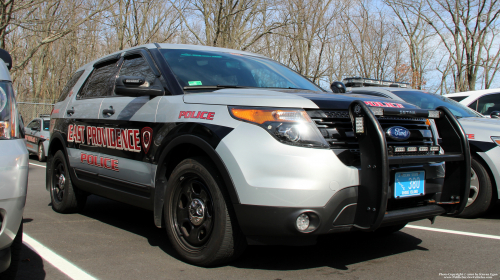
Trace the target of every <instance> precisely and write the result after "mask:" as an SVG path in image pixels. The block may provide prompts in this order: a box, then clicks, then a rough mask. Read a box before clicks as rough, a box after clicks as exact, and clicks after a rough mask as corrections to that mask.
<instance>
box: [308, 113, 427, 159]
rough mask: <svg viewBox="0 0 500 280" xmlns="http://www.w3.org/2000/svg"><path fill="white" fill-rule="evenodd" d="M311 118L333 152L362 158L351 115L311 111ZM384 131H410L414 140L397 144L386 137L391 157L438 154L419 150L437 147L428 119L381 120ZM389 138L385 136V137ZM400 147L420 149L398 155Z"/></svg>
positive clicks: (379, 117) (384, 117)
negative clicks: (389, 129) (400, 128)
mask: <svg viewBox="0 0 500 280" xmlns="http://www.w3.org/2000/svg"><path fill="white" fill-rule="evenodd" d="M308 114H309V116H310V117H311V119H312V120H313V121H314V122H315V124H316V126H317V127H318V129H319V130H320V132H321V134H322V135H323V137H324V138H325V140H326V141H327V142H328V144H329V145H330V148H331V149H340V150H345V151H348V153H349V154H350V155H351V156H356V155H357V156H358V157H359V145H358V141H357V139H356V137H355V136H354V131H353V127H352V123H351V119H350V117H349V112H348V111H342V110H336V111H333V110H329V111H319V110H313V111H308ZM377 118H378V121H379V123H380V125H381V126H382V129H383V130H384V131H386V130H387V129H388V128H390V127H393V126H401V127H404V128H406V129H408V130H409V131H410V138H409V139H408V140H405V141H395V140H392V139H390V138H388V137H386V142H387V146H388V149H387V150H388V153H389V156H403V155H412V156H415V155H422V156H425V155H434V154H436V153H437V152H431V151H418V148H419V147H429V149H430V147H431V146H433V145H434V141H433V135H432V130H431V127H430V126H429V125H428V124H427V123H426V119H425V118H412V117H393V116H377ZM384 135H385V134H384ZM396 147H406V148H407V147H417V151H416V152H407V151H405V152H395V151H394V149H395V148H396Z"/></svg>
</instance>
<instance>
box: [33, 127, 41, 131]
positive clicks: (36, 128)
mask: <svg viewBox="0 0 500 280" xmlns="http://www.w3.org/2000/svg"><path fill="white" fill-rule="evenodd" d="M31 130H35V131H39V130H40V128H39V127H38V126H35V127H33V128H31Z"/></svg>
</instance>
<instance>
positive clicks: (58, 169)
mask: <svg viewBox="0 0 500 280" xmlns="http://www.w3.org/2000/svg"><path fill="white" fill-rule="evenodd" d="M51 170H52V174H51V178H50V200H51V202H52V209H54V211H56V212H59V213H64V214H69V213H75V212H78V211H80V210H82V209H83V207H84V206H85V203H86V201H87V196H86V195H84V194H81V193H78V190H76V189H75V188H74V187H73V184H72V182H71V177H70V175H69V169H68V164H67V163H66V157H65V156H64V153H63V152H62V151H60V150H59V151H57V152H56V154H55V155H54V158H53V159H52V165H51Z"/></svg>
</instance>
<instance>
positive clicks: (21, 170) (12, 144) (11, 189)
mask: <svg viewBox="0 0 500 280" xmlns="http://www.w3.org/2000/svg"><path fill="white" fill-rule="evenodd" d="M0 151H1V153H0V182H1V184H0V218H1V221H2V222H1V228H0V250H4V249H6V248H8V247H10V245H11V244H12V242H13V240H14V238H15V237H16V234H17V231H18V229H19V226H20V225H21V221H22V217H23V211H24V206H25V203H26V192H27V188H28V170H29V166H28V151H27V150H26V146H25V143H24V140H23V139H17V140H1V141H0Z"/></svg>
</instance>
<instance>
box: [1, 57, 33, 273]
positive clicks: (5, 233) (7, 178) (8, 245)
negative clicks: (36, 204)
mask: <svg viewBox="0 0 500 280" xmlns="http://www.w3.org/2000/svg"><path fill="white" fill-rule="evenodd" d="M11 67H12V58H11V56H10V54H9V53H8V52H7V51H5V50H3V49H0V279H15V277H16V274H17V267H18V264H19V261H20V260H21V249H22V245H23V244H22V243H23V224H22V220H23V212H24V205H25V203H26V193H27V189H28V151H27V150H26V145H25V144H24V139H23V138H24V135H23V129H22V124H21V122H20V118H19V114H18V110H17V104H16V99H15V96H14V90H13V89H12V80H11V77H10V73H9V70H10V68H11Z"/></svg>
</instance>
